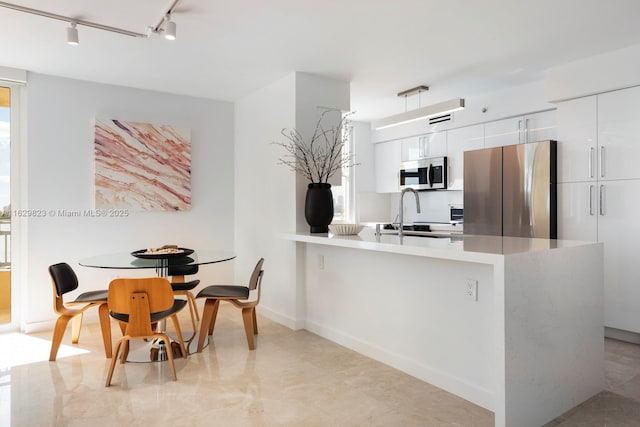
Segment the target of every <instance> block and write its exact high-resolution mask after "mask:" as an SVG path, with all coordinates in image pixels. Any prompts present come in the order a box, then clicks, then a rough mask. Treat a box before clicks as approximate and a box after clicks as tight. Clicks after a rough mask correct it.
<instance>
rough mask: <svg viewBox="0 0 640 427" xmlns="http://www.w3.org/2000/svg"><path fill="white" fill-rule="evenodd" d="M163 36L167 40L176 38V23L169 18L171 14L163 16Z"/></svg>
mask: <svg viewBox="0 0 640 427" xmlns="http://www.w3.org/2000/svg"><path fill="white" fill-rule="evenodd" d="M164 38H165V39H167V40H175V39H176V23H175V22H173V21H172V20H171V14H169V13H167V14H166V15H165V17H164Z"/></svg>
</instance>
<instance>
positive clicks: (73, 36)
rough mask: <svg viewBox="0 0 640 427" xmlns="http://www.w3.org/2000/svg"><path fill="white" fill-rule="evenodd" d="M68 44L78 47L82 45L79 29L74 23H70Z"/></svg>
mask: <svg viewBox="0 0 640 427" xmlns="http://www.w3.org/2000/svg"><path fill="white" fill-rule="evenodd" d="M67 44H70V45H72V46H77V45H78V44H80V41H79V39H78V28H77V24H76V23H75V22H73V21H71V22H70V24H69V27H67Z"/></svg>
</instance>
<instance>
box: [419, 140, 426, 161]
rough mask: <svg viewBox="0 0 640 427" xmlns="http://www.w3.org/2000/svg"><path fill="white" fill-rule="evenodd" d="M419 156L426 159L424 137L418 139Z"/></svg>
mask: <svg viewBox="0 0 640 427" xmlns="http://www.w3.org/2000/svg"><path fill="white" fill-rule="evenodd" d="M418 156H419V157H425V153H424V138H423V137H420V138H418Z"/></svg>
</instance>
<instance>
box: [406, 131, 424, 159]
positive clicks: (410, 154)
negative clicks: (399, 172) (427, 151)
mask: <svg viewBox="0 0 640 427" xmlns="http://www.w3.org/2000/svg"><path fill="white" fill-rule="evenodd" d="M401 145H402V161H403V162H406V161H409V160H415V159H421V158H423V157H424V154H423V153H424V146H422V142H421V141H420V137H419V136H412V137H410V138H403V139H402V143H401Z"/></svg>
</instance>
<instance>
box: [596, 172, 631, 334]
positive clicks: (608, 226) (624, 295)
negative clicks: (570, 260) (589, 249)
mask: <svg viewBox="0 0 640 427" xmlns="http://www.w3.org/2000/svg"><path fill="white" fill-rule="evenodd" d="M598 192H599V193H600V192H602V206H603V211H602V213H600V212H599V216H598V240H599V241H602V242H604V304H605V306H604V316H605V318H604V320H605V322H604V323H605V326H609V327H612V328H617V329H623V330H626V331H632V332H640V262H639V258H638V253H640V250H639V249H638V236H640V221H638V219H637V212H639V211H640V197H637V196H636V195H637V194H640V180H623V181H606V182H600V183H599V184H598Z"/></svg>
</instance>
